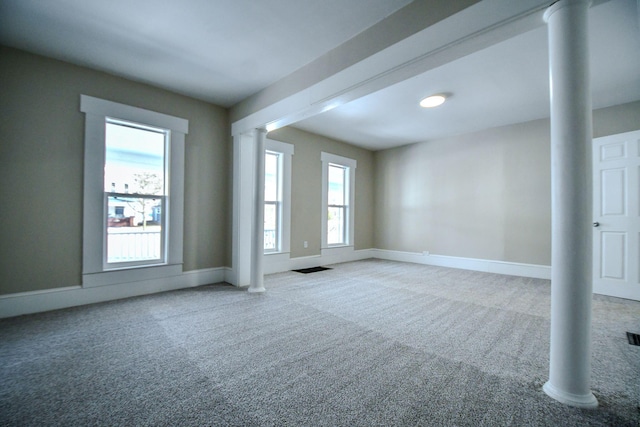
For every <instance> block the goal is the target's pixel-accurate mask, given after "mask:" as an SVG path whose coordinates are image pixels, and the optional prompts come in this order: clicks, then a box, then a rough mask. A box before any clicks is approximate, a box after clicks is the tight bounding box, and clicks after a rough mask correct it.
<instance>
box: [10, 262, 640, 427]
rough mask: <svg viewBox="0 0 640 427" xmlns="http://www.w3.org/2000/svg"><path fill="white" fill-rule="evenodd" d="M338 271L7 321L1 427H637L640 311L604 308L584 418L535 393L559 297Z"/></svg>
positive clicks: (417, 272) (531, 282)
mask: <svg viewBox="0 0 640 427" xmlns="http://www.w3.org/2000/svg"><path fill="white" fill-rule="evenodd" d="M332 267H333V269H332V270H327V271H323V272H318V273H312V274H306V275H302V274H298V273H292V272H289V273H281V274H275V275H271V276H267V277H266V278H265V286H266V287H267V289H268V291H267V293H265V294H262V295H252V294H248V293H247V292H246V291H243V290H239V289H236V288H233V287H231V286H228V285H211V286H203V287H200V288H195V289H189V290H182V291H175V292H167V293H163V294H156V295H151V296H145V297H138V298H131V299H127V300H122V301H115V302H110V303H104V304H96V305H91V306H85V307H79V308H73V309H66V310H60V311H55V312H50V313H43V314H37V315H30V316H22V317H17V318H13V319H5V320H2V321H0V425H2V426H36V425H37V426H41V425H60V426H73V425H78V426H86V425H123V426H124V425H126V426H131V425H157V426H161V425H167V426H189V425H195V426H204V425H216V426H217V425H233V426H269V425H272V426H287V425H288V426H347V425H348V426H394V425H397V426H404V425H410V426H411V425H427V426H431V425H433V426H482V425H486V426H502V425H517V426H523V425H532V426H546V425H548V426H556V425H567V426H590V425H593V426H600V425H611V426H625V425H629V426H638V425H640V410H639V407H640V347H637V346H631V345H629V344H628V342H627V338H626V335H625V332H626V331H632V332H640V330H639V329H640V303H638V302H632V301H626V300H620V299H615V298H607V297H601V296H595V297H594V325H593V341H594V356H593V379H592V382H593V391H594V393H595V395H596V397H597V398H598V399H599V401H600V407H599V408H598V409H596V410H584V409H576V408H570V407H567V406H564V405H562V404H559V403H557V402H555V401H554V400H552V399H550V398H549V397H547V396H546V395H545V394H544V393H543V392H542V390H541V388H542V385H543V383H544V382H545V381H546V379H547V374H548V353H549V338H548V336H549V282H548V281H545V280H537V279H526V278H519V277H512V276H502V275H495V274H486V273H478V272H470V271H464V270H453V269H446V268H437V267H428V266H422V265H416V264H402V263H396V262H389V261H380V260H366V261H360V262H354V263H345V264H337V265H334V266H332Z"/></svg>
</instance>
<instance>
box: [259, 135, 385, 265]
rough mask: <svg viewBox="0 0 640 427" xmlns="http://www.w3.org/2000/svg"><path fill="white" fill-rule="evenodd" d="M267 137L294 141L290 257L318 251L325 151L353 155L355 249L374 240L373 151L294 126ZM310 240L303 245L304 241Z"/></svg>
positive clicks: (369, 244) (367, 246) (347, 155)
mask: <svg viewBox="0 0 640 427" xmlns="http://www.w3.org/2000/svg"><path fill="white" fill-rule="evenodd" d="M267 138H269V139H274V140H277V141H282V142H287V143H289V144H293V145H294V150H295V154H294V155H293V159H292V170H291V181H292V182H291V257H292V258H296V257H302V256H311V255H320V242H321V228H322V222H321V221H322V220H321V214H322V161H321V158H320V153H321V152H323V151H325V152H328V153H332V154H337V155H339V156H343V157H348V158H351V159H355V160H356V161H357V162H358V165H357V167H356V178H355V179H356V182H355V187H356V189H355V192H356V193H355V216H356V218H355V225H354V227H355V239H354V246H355V249H369V248H371V247H372V244H373V239H372V236H373V199H374V197H373V152H371V151H369V150H365V149H362V148H358V147H355V146H353V145H349V144H346V143H344V142H340V141H336V140H333V139H329V138H326V137H323V136H320V135H316V134H313V133H309V132H306V131H303V130H300V129H296V128H293V127H285V128H282V129H278V130H276V131H274V132H270V133H269V134H268V135H267ZM304 241H307V242H309V247H308V248H306V249H305V248H304V247H303V242H304Z"/></svg>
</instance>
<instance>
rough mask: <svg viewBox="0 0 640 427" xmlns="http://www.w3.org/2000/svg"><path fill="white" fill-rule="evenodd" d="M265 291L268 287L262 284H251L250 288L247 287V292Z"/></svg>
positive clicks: (257, 292)
mask: <svg viewBox="0 0 640 427" xmlns="http://www.w3.org/2000/svg"><path fill="white" fill-rule="evenodd" d="M265 291H266V289H265V288H264V286H260V287H254V286H249V289H247V292H249V293H250V294H259V293H262V292H265Z"/></svg>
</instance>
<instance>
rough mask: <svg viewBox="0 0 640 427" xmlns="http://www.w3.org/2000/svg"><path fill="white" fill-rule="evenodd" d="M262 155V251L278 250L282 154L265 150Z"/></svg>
mask: <svg viewBox="0 0 640 427" xmlns="http://www.w3.org/2000/svg"><path fill="white" fill-rule="evenodd" d="M264 157H265V161H264V251H265V253H267V252H279V251H280V243H281V241H282V237H281V229H282V227H281V224H282V167H281V164H282V154H281V153H277V152H274V151H269V150H267V151H266V152H265V156H264Z"/></svg>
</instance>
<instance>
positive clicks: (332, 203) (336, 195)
mask: <svg viewBox="0 0 640 427" xmlns="http://www.w3.org/2000/svg"><path fill="white" fill-rule="evenodd" d="M321 158H322V187H323V188H322V204H323V209H322V210H323V212H322V247H323V248H329V247H335V246H353V236H354V206H353V205H354V189H355V169H356V161H355V160H353V159H349V158H346V157H342V156H337V155H335V154H330V153H324V152H323V153H322V157H321Z"/></svg>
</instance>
